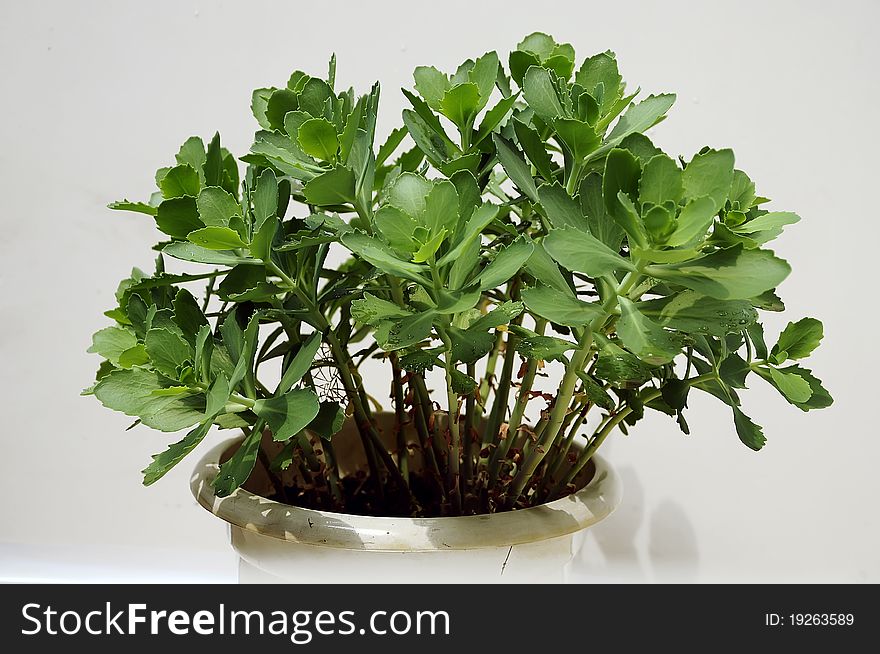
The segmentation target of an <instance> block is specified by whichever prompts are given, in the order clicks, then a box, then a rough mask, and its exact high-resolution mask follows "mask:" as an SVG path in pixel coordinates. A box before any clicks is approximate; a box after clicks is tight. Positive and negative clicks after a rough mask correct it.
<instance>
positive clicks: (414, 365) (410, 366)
mask: <svg viewBox="0 0 880 654" xmlns="http://www.w3.org/2000/svg"><path fill="white" fill-rule="evenodd" d="M439 365H441V364H440V360H439V359H438V358H437V356H436V355H435V354H434V353H433V352H430V351H428V350H416V351H415V352H410V353H409V354H406V355H404V356H402V357H400V366H401V368H403V369H404V370H408V371H409V372H415V373H424V372H425V371H426V370H432V369H433V368H434V366H439Z"/></svg>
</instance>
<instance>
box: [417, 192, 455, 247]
mask: <svg viewBox="0 0 880 654" xmlns="http://www.w3.org/2000/svg"><path fill="white" fill-rule="evenodd" d="M422 222H423V224H424V225H425V227H427V228H428V231H429V232H430V233H431V234H437V233H439V232H440V230H441V229H443V228H446V230H447V232H452V231H453V230H455V228H456V226H457V224H458V192H457V191H456V190H455V185H454V184H453V183H452V182H450V181H447V180H443V181H440V182H435V183H434V186H433V188H432V189H431V190H430V192H429V193H428V196H427V197H426V198H425V213H424V215H423V217H422Z"/></svg>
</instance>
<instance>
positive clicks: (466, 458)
mask: <svg viewBox="0 0 880 654" xmlns="http://www.w3.org/2000/svg"><path fill="white" fill-rule="evenodd" d="M467 374H468V377H470V378H471V379H475V378H476V364H473V363H469V364H468V365H467ZM475 399H476V398H475V397H474V393H469V394H468V396H467V398H466V399H465V408H464V434H463V435H462V459H463V462H464V464H463V465H464V470H463V474H462V476H461V495H462V497H464V496H465V495H466V491H467V490H468V489H467V485H468V482H470V481H472V480H473V476H474V458H473V452H472V450H473V444H474V408H475V406H474V405H475Z"/></svg>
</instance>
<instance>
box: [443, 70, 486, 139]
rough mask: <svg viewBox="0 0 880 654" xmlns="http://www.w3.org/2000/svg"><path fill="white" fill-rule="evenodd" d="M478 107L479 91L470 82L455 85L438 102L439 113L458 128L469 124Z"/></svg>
mask: <svg viewBox="0 0 880 654" xmlns="http://www.w3.org/2000/svg"><path fill="white" fill-rule="evenodd" d="M479 106H480V89H479V87H478V86H477V85H476V84H474V83H472V82H465V83H464V84H457V85H455V86H453V87H452V88H451V89H449V90H448V91H447V92H446V95H444V96H443V100H441V101H440V111H441V112H442V113H443V115H444V116H446V117H447V118H448V119H449V120H451V121H452V122H453V123H454V124H455V125H457V126H458V127H460V128H462V129H463V128H465V127H466V126H467V125H469V124H471V122H472V121H473V119H474V116H475V115H476V113H477V111H478V108H479Z"/></svg>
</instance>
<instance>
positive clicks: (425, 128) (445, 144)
mask: <svg viewBox="0 0 880 654" xmlns="http://www.w3.org/2000/svg"><path fill="white" fill-rule="evenodd" d="M403 124H404V125H406V129H407V131H408V132H409V135H410V136H411V137H412V139H413V141H415V143H416V145H417V146H418V147H419V149H420V150H421V151H422V152H424V153H425V156H426V157H428V159H429V160H430V161H431V163H433V164H434V165H435V166H439V165H442V164H443V162H444V161H447V160H448V159H449V158H450V156H451V155H452V153H454V152H455V151H456V150H457V148H456V147H455V146H454V145H453V144H452V142H451V141H450V140H449V137H448V136H446V135H445V133H444V134H443V135H442V136H440V135H438V134H437V132H436V131H435V130H434V129H432V128H431V127H430V125H429V124H428V123H427V122H426V121H425V119H424V118H422V117H421V115H419V114H418V113H416V112H415V111H410V110H409V109H404V110H403ZM438 127H439V126H438ZM439 129H440V130H441V131H442V129H443V128H442V127H440V128H439Z"/></svg>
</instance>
